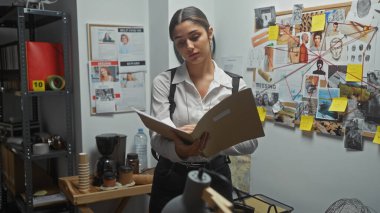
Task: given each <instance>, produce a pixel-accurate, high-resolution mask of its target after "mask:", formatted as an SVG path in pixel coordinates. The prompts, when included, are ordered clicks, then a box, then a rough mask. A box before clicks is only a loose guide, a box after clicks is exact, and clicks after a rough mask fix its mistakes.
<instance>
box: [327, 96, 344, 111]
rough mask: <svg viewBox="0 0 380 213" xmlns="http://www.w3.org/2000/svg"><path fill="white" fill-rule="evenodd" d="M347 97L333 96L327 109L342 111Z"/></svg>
mask: <svg viewBox="0 0 380 213" xmlns="http://www.w3.org/2000/svg"><path fill="white" fill-rule="evenodd" d="M347 103H348V100H347V97H340V98H333V100H332V103H331V106H330V108H329V111H333V112H344V111H346V108H347Z"/></svg>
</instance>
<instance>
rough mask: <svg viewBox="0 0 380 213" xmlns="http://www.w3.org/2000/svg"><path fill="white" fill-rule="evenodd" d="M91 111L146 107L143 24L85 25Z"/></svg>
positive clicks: (121, 110)
mask: <svg viewBox="0 0 380 213" xmlns="http://www.w3.org/2000/svg"><path fill="white" fill-rule="evenodd" d="M87 31H88V58H89V62H88V65H89V71H88V76H89V89H90V103H91V114H93V115H95V114H102V113H117V112H128V111H132V110H133V108H136V109H140V110H145V108H146V98H145V97H146V91H145V72H146V70H147V69H146V56H145V55H146V54H145V33H144V27H143V26H123V25H104V24H88V25H87Z"/></svg>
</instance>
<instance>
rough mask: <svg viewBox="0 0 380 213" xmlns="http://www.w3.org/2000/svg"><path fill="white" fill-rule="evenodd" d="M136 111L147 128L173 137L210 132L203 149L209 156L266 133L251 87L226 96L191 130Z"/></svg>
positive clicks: (191, 138) (194, 136) (187, 138)
mask: <svg viewBox="0 0 380 213" xmlns="http://www.w3.org/2000/svg"><path fill="white" fill-rule="evenodd" d="M135 111H136V112H137V113H138V115H139V116H140V118H141V120H142V122H143V123H144V125H145V126H146V127H147V128H149V129H150V130H152V131H155V132H157V133H158V134H161V135H162V136H164V137H167V138H169V139H173V136H174V134H176V135H178V136H179V137H180V138H182V139H183V140H184V141H186V142H193V141H195V140H196V139H198V138H200V137H201V135H202V133H204V132H208V133H209V140H208V142H207V146H206V147H205V149H204V150H203V153H202V154H203V155H204V156H205V157H209V156H212V155H215V154H217V153H219V152H220V151H222V150H224V149H226V148H228V147H230V146H233V145H236V144H238V143H240V142H243V141H246V140H249V139H254V138H259V137H263V136H264V135H265V134H264V130H263V127H262V125H261V121H260V118H259V114H258V112H257V107H256V104H255V100H254V97H253V94H252V90H251V89H245V90H242V91H239V92H238V93H236V94H233V95H230V96H229V97H227V98H225V99H224V100H222V101H221V102H220V103H218V104H217V105H216V106H214V107H213V108H212V109H210V110H209V111H208V112H207V113H206V114H205V115H204V116H203V117H202V118H201V119H200V120H199V122H198V123H197V125H196V127H195V129H194V131H193V132H192V133H191V134H188V133H186V132H184V131H181V130H179V129H177V128H174V127H172V126H170V125H168V124H166V123H164V122H161V121H159V120H158V119H156V118H154V117H152V116H150V115H148V114H146V113H143V112H141V111H138V110H135Z"/></svg>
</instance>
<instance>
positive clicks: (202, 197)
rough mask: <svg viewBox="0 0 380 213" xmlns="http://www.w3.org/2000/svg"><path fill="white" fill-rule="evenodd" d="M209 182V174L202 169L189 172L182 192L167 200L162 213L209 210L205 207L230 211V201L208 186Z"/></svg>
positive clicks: (187, 212)
mask: <svg viewBox="0 0 380 213" xmlns="http://www.w3.org/2000/svg"><path fill="white" fill-rule="evenodd" d="M210 183H211V177H210V175H208V174H207V173H204V172H203V170H200V171H196V170H194V171H191V172H189V174H188V175H187V180H186V185H185V189H184V191H183V194H182V195H179V196H177V197H175V198H173V199H172V200H171V201H169V203H167V204H166V206H165V207H164V209H163V210H162V213H178V212H181V213H204V212H210V210H209V209H208V208H207V207H213V208H216V209H218V210H219V211H217V212H223V213H230V212H232V211H231V209H232V203H231V202H229V201H228V200H227V199H225V198H224V197H223V196H222V195H220V194H219V193H217V192H216V191H215V190H213V189H212V188H211V187H209V186H210ZM206 202H207V205H206Z"/></svg>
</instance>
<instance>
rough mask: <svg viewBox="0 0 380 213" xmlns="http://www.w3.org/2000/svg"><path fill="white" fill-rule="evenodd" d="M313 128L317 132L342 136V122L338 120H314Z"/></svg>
mask: <svg viewBox="0 0 380 213" xmlns="http://www.w3.org/2000/svg"><path fill="white" fill-rule="evenodd" d="M314 130H315V131H316V132H317V133H321V134H327V135H333V136H343V135H344V133H343V124H342V122H338V121H327V120H315V122H314Z"/></svg>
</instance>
